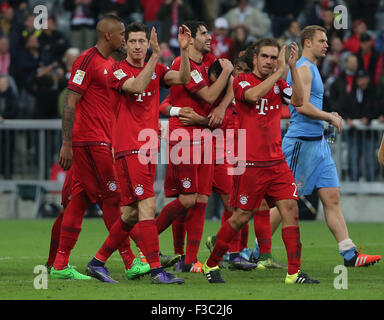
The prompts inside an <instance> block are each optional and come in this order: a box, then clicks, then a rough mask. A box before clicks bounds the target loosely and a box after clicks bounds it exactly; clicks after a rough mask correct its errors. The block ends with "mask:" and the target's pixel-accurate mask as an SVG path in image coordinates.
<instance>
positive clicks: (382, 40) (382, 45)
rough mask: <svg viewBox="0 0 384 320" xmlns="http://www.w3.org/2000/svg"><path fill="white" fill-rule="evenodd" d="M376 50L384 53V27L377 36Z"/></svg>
mask: <svg viewBox="0 0 384 320" xmlns="http://www.w3.org/2000/svg"><path fill="white" fill-rule="evenodd" d="M375 49H376V50H377V52H379V53H384V26H383V28H382V29H381V30H380V31H379V32H378V33H377V35H376V38H375Z"/></svg>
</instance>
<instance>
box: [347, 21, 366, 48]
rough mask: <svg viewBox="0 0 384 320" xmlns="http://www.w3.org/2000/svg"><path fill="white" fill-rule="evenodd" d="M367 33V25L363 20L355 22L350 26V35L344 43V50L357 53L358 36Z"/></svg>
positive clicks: (358, 45) (358, 46)
mask: <svg viewBox="0 0 384 320" xmlns="http://www.w3.org/2000/svg"><path fill="white" fill-rule="evenodd" d="M366 32H367V25H366V24H365V22H364V21H363V20H360V19H358V20H355V21H354V22H353V24H352V35H351V36H350V37H349V38H348V39H346V40H345V41H344V44H343V47H344V50H348V51H351V52H352V53H355V54H356V53H358V52H359V50H360V36H361V35H362V34H363V33H366Z"/></svg>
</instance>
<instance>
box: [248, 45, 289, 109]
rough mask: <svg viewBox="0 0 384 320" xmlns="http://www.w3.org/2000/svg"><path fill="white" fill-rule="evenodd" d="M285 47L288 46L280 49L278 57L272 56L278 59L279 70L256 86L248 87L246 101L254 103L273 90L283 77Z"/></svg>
mask: <svg viewBox="0 0 384 320" xmlns="http://www.w3.org/2000/svg"><path fill="white" fill-rule="evenodd" d="M285 48H286V46H283V48H282V49H281V50H280V53H279V55H278V57H276V56H271V57H270V58H271V59H277V70H276V71H275V72H273V73H272V74H271V75H270V76H269V77H267V78H266V79H265V80H264V81H262V82H261V83H260V84H259V85H257V86H256V87H253V88H251V89H248V90H247V91H246V92H245V95H244V98H245V100H246V101H248V102H253V103H254V102H258V101H259V100H260V99H261V98H263V97H264V96H265V95H266V94H267V93H268V91H269V90H271V88H272V87H273V86H274V85H275V83H276V82H277V81H278V80H279V79H280V78H281V76H282V75H283V72H284V68H285ZM265 58H268V57H265Z"/></svg>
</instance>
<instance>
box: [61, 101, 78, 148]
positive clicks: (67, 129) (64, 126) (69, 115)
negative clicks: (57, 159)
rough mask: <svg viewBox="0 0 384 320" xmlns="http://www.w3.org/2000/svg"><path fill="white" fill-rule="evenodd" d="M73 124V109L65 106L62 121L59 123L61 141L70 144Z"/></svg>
mask: <svg viewBox="0 0 384 320" xmlns="http://www.w3.org/2000/svg"><path fill="white" fill-rule="evenodd" d="M74 122H75V108H74V107H72V106H68V105H65V107H64V111H63V119H62V122H61V130H62V135H63V141H69V142H72V128H73V123H74Z"/></svg>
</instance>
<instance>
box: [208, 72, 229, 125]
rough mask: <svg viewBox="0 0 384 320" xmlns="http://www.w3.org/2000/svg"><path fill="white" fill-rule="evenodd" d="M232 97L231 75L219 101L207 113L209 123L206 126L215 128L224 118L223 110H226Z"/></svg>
mask: <svg viewBox="0 0 384 320" xmlns="http://www.w3.org/2000/svg"><path fill="white" fill-rule="evenodd" d="M233 98H234V93H233V76H231V77H230V78H229V82H228V86H227V90H226V92H225V96H224V97H223V99H222V100H221V101H220V103H219V104H218V106H217V107H215V108H214V109H213V110H212V111H211V112H210V113H209V115H208V118H209V123H208V126H210V127H211V128H215V127H217V126H219V125H221V123H222V122H223V120H224V116H225V111H226V110H227V107H228V106H229V104H230V103H231V102H232V100H233Z"/></svg>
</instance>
